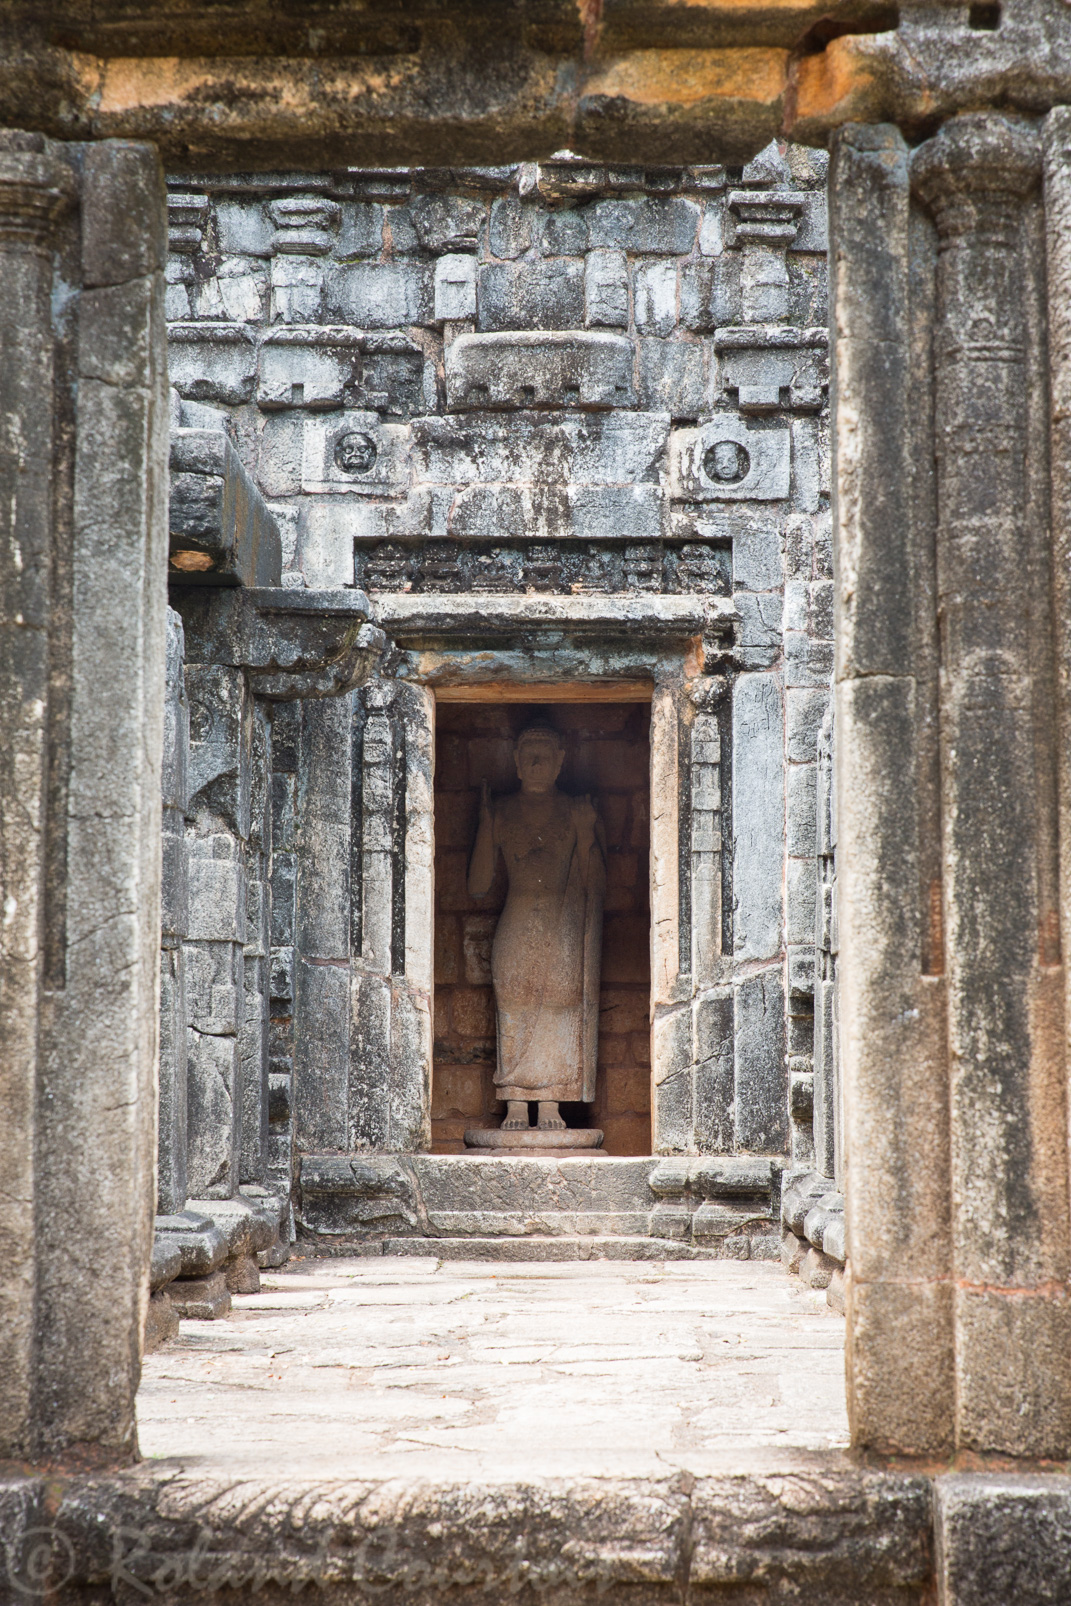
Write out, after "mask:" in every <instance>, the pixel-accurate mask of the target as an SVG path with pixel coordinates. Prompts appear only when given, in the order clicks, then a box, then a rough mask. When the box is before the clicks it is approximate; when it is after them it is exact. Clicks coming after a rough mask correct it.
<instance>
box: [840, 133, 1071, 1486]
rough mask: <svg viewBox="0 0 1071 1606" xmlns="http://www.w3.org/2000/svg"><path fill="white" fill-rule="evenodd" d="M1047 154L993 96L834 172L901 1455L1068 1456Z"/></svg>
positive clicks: (855, 1402)
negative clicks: (1044, 271) (972, 111)
mask: <svg viewBox="0 0 1071 1606" xmlns="http://www.w3.org/2000/svg"><path fill="white" fill-rule="evenodd" d="M1040 169H1041V157H1040V142H1039V140H1038V138H1037V134H1036V131H1035V130H1034V129H1032V128H1031V127H1030V126H1029V125H1027V124H1024V123H1017V122H1012V121H1010V120H1007V119H1004V118H1002V117H999V116H995V115H977V116H976V115H970V116H964V117H960V118H957V119H955V120H954V121H953V122H951V123H949V124H947V125H946V126H945V127H944V128H943V129H942V130H941V132H940V133H939V134H938V135H937V136H935V138H933V139H931V140H929V141H927V142H926V143H925V144H924V145H922V146H921V147H920V148H919V149H918V150H917V151H916V152H915V153H914V156H913V157H912V158H911V160H910V162H909V161H908V158H907V151H906V147H905V145H904V142H903V140H902V138H901V136H900V135H899V133H898V132H897V131H896V130H895V129H882V128H877V129H863V128H848V129H846V130H844V131H843V132H842V134H841V135H840V136H839V137H838V141H837V146H836V152H835V159H834V165H833V172H832V185H831V199H832V215H833V221H834V239H835V246H834V266H835V274H834V279H835V283H834V314H833V317H834V327H835V339H836V381H837V398H836V426H835V427H836V443H837V448H836V449H837V475H836V483H837V507H836V517H835V528H836V536H837V571H838V606H839V609H840V617H839V621H838V636H839V640H838V663H837V681H838V685H837V755H836V767H837V812H838V847H837V852H838V902H839V907H840V913H841V920H840V931H841V940H840V945H839V946H840V958H839V974H840V987H841V998H840V1004H841V1009H840V1015H841V1020H840V1041H841V1056H842V1057H841V1064H842V1075H843V1081H844V1101H845V1128H846V1134H845V1135H846V1143H847V1155H846V1158H847V1192H848V1260H849V1266H850V1276H849V1280H848V1383H849V1404H850V1411H851V1417H852V1432H853V1438H854V1441H855V1443H856V1444H857V1445H859V1446H860V1447H863V1448H869V1449H875V1450H881V1451H885V1452H893V1453H896V1452H899V1453H912V1454H947V1453H949V1452H959V1451H963V1452H980V1453H985V1452H992V1453H997V1454H1006V1455H1022V1456H1039V1457H1042V1456H1045V1457H1048V1456H1051V1457H1056V1458H1060V1457H1063V1456H1065V1455H1066V1454H1067V1451H1068V1448H1069V1446H1071V1367H1069V1365H1068V1357H1069V1355H1071V1303H1069V1300H1068V1286H1067V1279H1068V1269H1069V1268H1068V1256H1069V1239H1071V1213H1069V1197H1068V1160H1067V1091H1066V1077H1067V1053H1066V1046H1065V1045H1066V1036H1065V1020H1064V973H1063V964H1062V954H1061V934H1060V923H1059V918H1058V913H1057V911H1058V907H1059V902H1060V899H1059V885H1060V877H1059V836H1060V833H1059V814H1058V807H1057V800H1058V790H1059V789H1058V782H1057V763H1056V759H1057V752H1056V749H1057V739H1056V723H1055V721H1054V719H1053V708H1054V705H1055V703H1056V692H1055V655H1054V650H1053V631H1052V620H1053V586H1054V576H1053V561H1052V549H1051V540H1050V515H1049V494H1050V487H1049V472H1048V451H1047V447H1048V423H1049V420H1048V415H1047V408H1046V392H1047V385H1046V356H1047V354H1046V349H1045V342H1046V307H1045V297H1044V286H1043V284H1042V282H1041V269H1040V262H1041V260H1042V255H1043V253H1042V249H1041V241H1042V238H1043V233H1042V231H1043V221H1044V220H1043V215H1042V208H1041V201H1040V196H1039V193H1038V179H1039V175H1040ZM1049 310H1050V313H1051V314H1052V315H1053V316H1054V318H1055V322H1056V325H1057V326H1058V325H1059V307H1058V306H1057V305H1055V304H1054V305H1053V306H1052V307H1051V308H1050V309H1049ZM1059 595H1060V593H1059V591H1058V592H1057V603H1058V604H1059ZM1057 612H1058V608H1057ZM1065 852H1066V848H1065Z"/></svg>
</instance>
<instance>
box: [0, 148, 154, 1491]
mask: <svg viewBox="0 0 1071 1606" xmlns="http://www.w3.org/2000/svg"><path fill="white" fill-rule="evenodd" d="M164 248H165V210H164V194H163V180H162V174H161V172H160V167H159V162H158V159H157V157H156V154H155V152H154V151H152V150H151V149H150V148H149V147H146V146H139V145H132V144H129V143H127V142H125V141H105V142H102V143H100V144H96V145H82V146H66V145H62V144H59V143H55V142H52V141H49V140H47V139H44V138H42V137H41V136H39V135H33V134H29V135H27V134H19V133H10V132H4V133H0V283H2V285H3V290H2V293H0V568H2V571H3V573H2V579H3V584H2V586H0V595H2V597H3V603H2V605H0V607H2V611H0V883H2V885H0V904H2V906H3V911H4V914H3V921H2V923H0V931H2V935H0V1106H2V1108H3V1111H4V1119H3V1123H2V1124H0V1236H2V1238H3V1242H4V1249H5V1262H6V1267H5V1275H4V1278H3V1286H2V1291H0V1458H2V1457H16V1458H19V1459H22V1460H33V1459H39V1458H43V1457H46V1456H57V1455H65V1456H70V1455H75V1454H77V1455H78V1456H80V1457H81V1458H83V1459H123V1458H125V1457H129V1456H130V1455H131V1454H132V1453H133V1451H134V1449H135V1442H136V1441H135V1429H134V1392H135V1389H136V1387H137V1383H138V1376H139V1368H140V1342H141V1329H142V1325H143V1321H144V1314H145V1309H146V1306H147V1301H148V1267H149V1253H150V1246H151V1235H152V1213H153V1203H154V1193H155V1174H154V1160H155V1147H156V1144H155V1132H156V1084H155V1069H156V1051H157V1041H158V1024H159V1023H158V1009H159V1003H158V1000H159V943H160V809H161V802H160V785H161V776H160V755H161V740H162V727H163V694H164V660H165V642H164V613H165V606H166V596H165V561H166V559H165V554H166V539H167V537H166V525H167V519H166V472H167V436H166V430H167V405H166V366H165V344H164V327H163V281H162V268H163V258H164ZM60 289H62V293H59V294H57V293H56V291H57V290H60Z"/></svg>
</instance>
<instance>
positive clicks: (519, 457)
mask: <svg viewBox="0 0 1071 1606" xmlns="http://www.w3.org/2000/svg"><path fill="white" fill-rule="evenodd" d="M668 430H669V417H668V415H667V414H665V413H627V412H608V413H603V414H597V415H595V416H593V417H587V416H585V417H578V416H576V415H575V414H572V415H571V414H566V415H565V416H564V417H562V416H554V415H548V416H545V417H534V418H528V417H524V418H509V419H504V418H503V417H502V416H501V414H498V413H479V412H473V413H467V414H466V415H465V416H464V417H451V418H425V419H419V420H417V421H416V422H415V423H414V424H413V425H412V457H411V463H412V473H413V478H414V480H416V481H424V480H432V481H443V482H452V483H454V484H470V483H472V482H473V481H480V480H486V481H497V482H503V481H504V482H509V481H514V482H528V481H531V482H535V483H536V484H542V485H545V486H554V487H556V486H558V485H561V486H565V485H574V486H575V485H603V484H610V485H614V484H616V485H635V484H638V483H640V482H647V483H656V482H657V480H658V478H659V469H660V466H661V460H662V453H663V451H664V449H665V444H666V437H667V433H668Z"/></svg>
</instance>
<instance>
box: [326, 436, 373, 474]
mask: <svg viewBox="0 0 1071 1606" xmlns="http://www.w3.org/2000/svg"><path fill="white" fill-rule="evenodd" d="M375 460H376V443H375V441H374V440H373V439H372V437H371V435H365V434H363V433H362V432H361V431H360V430H354V431H352V432H351V433H350V434H349V435H340V436H339V438H338V440H337V441H336V442H335V464H336V466H337V467H338V468H340V469H341V470H342V472H343V474H367V473H368V471H369V469H370V468H372V466H373V465H374V463H375Z"/></svg>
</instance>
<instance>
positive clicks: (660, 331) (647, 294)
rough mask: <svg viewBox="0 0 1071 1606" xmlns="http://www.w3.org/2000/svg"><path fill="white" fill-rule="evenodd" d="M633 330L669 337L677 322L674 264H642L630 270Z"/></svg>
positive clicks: (675, 265) (675, 271)
mask: <svg viewBox="0 0 1071 1606" xmlns="http://www.w3.org/2000/svg"><path fill="white" fill-rule="evenodd" d="M632 304H633V317H634V319H635V322H636V328H637V329H638V330H639V331H640V333H641V334H645V335H661V336H662V337H663V338H664V337H665V336H666V335H669V334H672V332H673V329H674V327H675V325H676V322H677V264H676V263H675V262H642V263H638V264H637V265H636V266H635V267H634V268H633V270H632Z"/></svg>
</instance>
